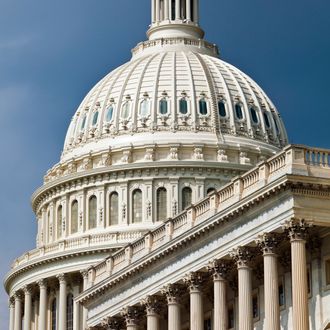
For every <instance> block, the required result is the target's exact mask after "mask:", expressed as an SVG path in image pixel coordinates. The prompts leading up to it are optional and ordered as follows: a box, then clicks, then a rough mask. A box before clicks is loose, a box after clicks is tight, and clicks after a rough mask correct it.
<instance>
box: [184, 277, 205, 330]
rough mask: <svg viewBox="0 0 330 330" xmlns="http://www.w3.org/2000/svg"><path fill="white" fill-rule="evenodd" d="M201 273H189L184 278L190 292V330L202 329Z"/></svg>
mask: <svg viewBox="0 0 330 330" xmlns="http://www.w3.org/2000/svg"><path fill="white" fill-rule="evenodd" d="M203 280H204V279H203V274H202V273H199V272H195V273H190V274H188V275H187V276H186V277H185V278H184V282H185V283H186V284H187V285H188V287H189V292H190V330H203V329H204V313H203V292H202V285H203Z"/></svg>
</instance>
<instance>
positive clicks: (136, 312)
mask: <svg viewBox="0 0 330 330" xmlns="http://www.w3.org/2000/svg"><path fill="white" fill-rule="evenodd" d="M121 315H122V316H123V317H124V319H125V322H126V329H127V330H138V329H139V321H140V318H141V309H139V308H137V307H130V306H129V307H126V308H124V309H123V310H122V311H121Z"/></svg>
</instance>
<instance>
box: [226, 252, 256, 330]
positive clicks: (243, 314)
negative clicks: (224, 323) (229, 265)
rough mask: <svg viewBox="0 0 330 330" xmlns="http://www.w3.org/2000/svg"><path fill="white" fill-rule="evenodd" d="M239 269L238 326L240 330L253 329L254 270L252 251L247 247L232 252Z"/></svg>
mask: <svg viewBox="0 0 330 330" xmlns="http://www.w3.org/2000/svg"><path fill="white" fill-rule="evenodd" d="M231 256H232V258H233V259H234V260H235V262H236V264H237V270H238V318H239V321H238V328H239V330H252V329H253V313H252V270H251V268H250V261H251V259H252V254H251V251H250V250H249V249H248V248H246V247H238V248H236V249H235V250H234V251H233V252H232V253H231Z"/></svg>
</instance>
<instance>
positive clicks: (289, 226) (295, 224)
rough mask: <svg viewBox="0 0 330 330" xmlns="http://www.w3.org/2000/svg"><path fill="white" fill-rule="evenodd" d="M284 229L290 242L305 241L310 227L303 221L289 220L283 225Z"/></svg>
mask: <svg viewBox="0 0 330 330" xmlns="http://www.w3.org/2000/svg"><path fill="white" fill-rule="evenodd" d="M283 227H284V229H285V230H286V232H287V233H288V235H289V238H290V240H291V242H292V241H296V240H306V238H307V234H308V231H309V229H310V228H311V227H312V225H311V224H310V223H308V222H307V221H305V220H304V219H294V218H293V219H290V220H288V221H287V222H286V223H285V224H284V225H283Z"/></svg>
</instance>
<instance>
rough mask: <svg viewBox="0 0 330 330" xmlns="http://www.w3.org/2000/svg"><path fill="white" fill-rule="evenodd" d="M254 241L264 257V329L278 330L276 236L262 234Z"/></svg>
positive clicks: (278, 305)
mask: <svg viewBox="0 0 330 330" xmlns="http://www.w3.org/2000/svg"><path fill="white" fill-rule="evenodd" d="M256 243H257V244H258V246H259V247H260V249H261V251H262V254H263V259H264V292H265V293H264V297H265V326H264V327H265V329H267V330H268V329H269V330H280V304H279V293H278V261H277V254H276V253H275V250H276V247H277V245H278V237H277V236H276V235H274V234H263V235H261V236H259V237H258V239H257V240H256Z"/></svg>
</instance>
